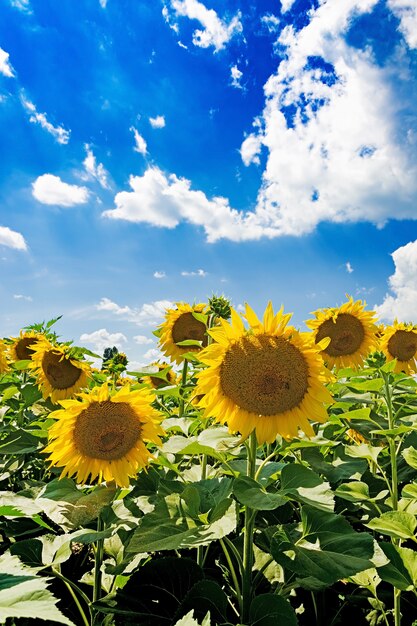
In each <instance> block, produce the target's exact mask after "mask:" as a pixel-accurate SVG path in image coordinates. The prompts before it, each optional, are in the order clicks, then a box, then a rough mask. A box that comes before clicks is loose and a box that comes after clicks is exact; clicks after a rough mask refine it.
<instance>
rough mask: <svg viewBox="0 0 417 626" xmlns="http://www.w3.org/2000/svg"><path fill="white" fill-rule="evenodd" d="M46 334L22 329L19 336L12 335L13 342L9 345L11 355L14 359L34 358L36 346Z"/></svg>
mask: <svg viewBox="0 0 417 626" xmlns="http://www.w3.org/2000/svg"><path fill="white" fill-rule="evenodd" d="M43 338H44V335H41V334H39V333H36V332H35V331H33V330H28V331H23V330H21V331H20V335H19V337H12V340H13V343H11V344H10V346H9V355H10V358H11V360H12V361H26V360H32V356H33V352H34V347H35V346H36V344H37V343H38V341H39V340H40V339H43Z"/></svg>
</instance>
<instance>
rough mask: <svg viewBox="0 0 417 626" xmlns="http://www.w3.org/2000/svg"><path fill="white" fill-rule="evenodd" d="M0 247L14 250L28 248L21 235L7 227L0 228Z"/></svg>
mask: <svg viewBox="0 0 417 626" xmlns="http://www.w3.org/2000/svg"><path fill="white" fill-rule="evenodd" d="M0 246H7V247H8V248H15V249H16V250H27V248H28V247H27V244H26V241H25V239H24V237H23V235H21V234H20V233H18V232H17V231H15V230H12V229H11V228H9V227H8V226H0Z"/></svg>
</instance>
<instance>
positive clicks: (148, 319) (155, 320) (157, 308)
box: [96, 298, 174, 326]
mask: <svg viewBox="0 0 417 626" xmlns="http://www.w3.org/2000/svg"><path fill="white" fill-rule="evenodd" d="M173 307H174V303H173V302H171V301H170V300H157V301H156V302H150V303H145V304H142V306H141V307H138V308H135V307H133V308H132V307H129V306H127V305H126V306H120V305H119V304H117V303H116V302H113V300H110V298H102V299H101V300H100V302H99V303H98V304H96V309H97V311H108V312H109V313H112V314H114V315H116V316H117V317H119V318H120V319H123V320H126V321H128V322H132V323H133V324H137V325H138V326H155V325H156V324H159V323H160V322H161V321H162V320H163V317H164V315H165V311H166V310H167V309H170V308H173Z"/></svg>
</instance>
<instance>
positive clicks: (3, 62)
mask: <svg viewBox="0 0 417 626" xmlns="http://www.w3.org/2000/svg"><path fill="white" fill-rule="evenodd" d="M9 56H10V55H9V53H8V52H6V51H5V50H3V48H0V73H1V74H3V75H4V76H7V77H8V78H12V77H13V76H14V69H13V67H12V66H11V64H10V61H9Z"/></svg>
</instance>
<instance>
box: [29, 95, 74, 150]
mask: <svg viewBox="0 0 417 626" xmlns="http://www.w3.org/2000/svg"><path fill="white" fill-rule="evenodd" d="M21 101H22V104H23V107H24V109H25V110H26V112H27V113H28V115H29V122H32V124H39V126H40V127H41V128H43V129H44V130H46V132H47V133H49V134H50V135H52V137H53V138H54V139H55V141H57V142H58V143H62V144H67V143H68V142H69V140H70V132H71V131H69V130H66V129H65V128H64V127H63V126H54V125H53V124H52V123H51V122H50V121H49V120H48V119H47V117H46V113H39V112H38V111H37V109H36V106H35V105H34V104H33V102H31V101H30V100H28V99H27V98H26V97H25V96H24V95H21Z"/></svg>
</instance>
